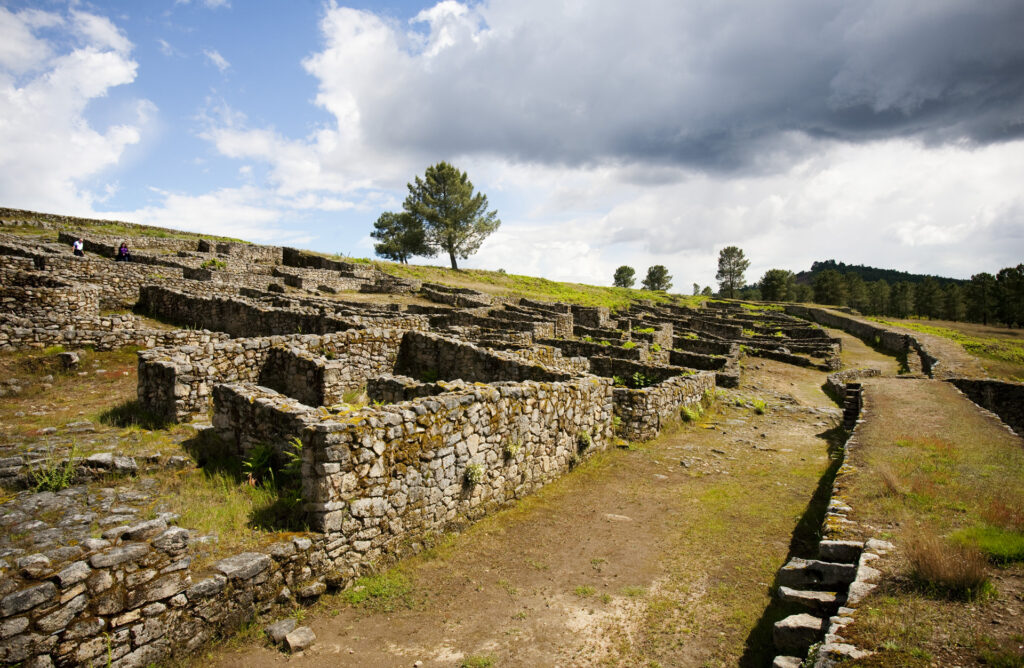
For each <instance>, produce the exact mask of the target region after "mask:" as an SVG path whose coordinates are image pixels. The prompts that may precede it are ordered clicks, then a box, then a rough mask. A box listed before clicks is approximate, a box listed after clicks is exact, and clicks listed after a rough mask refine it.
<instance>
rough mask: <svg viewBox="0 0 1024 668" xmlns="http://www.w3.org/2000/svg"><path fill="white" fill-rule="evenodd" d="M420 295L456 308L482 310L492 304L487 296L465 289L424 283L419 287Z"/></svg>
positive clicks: (491, 299) (491, 300) (490, 298)
mask: <svg viewBox="0 0 1024 668" xmlns="http://www.w3.org/2000/svg"><path fill="white" fill-rule="evenodd" d="M420 294H422V295H423V297H425V298H426V299H429V300H430V301H432V302H437V303H438V304H448V305H449V306H456V307H458V308H482V307H485V306H490V305H491V304H493V303H494V299H493V298H492V297H491V296H490V295H487V294H484V293H482V292H477V291H475V290H468V289H465V288H450V287H448V286H447V285H438V284H436V283H424V284H423V285H422V286H420Z"/></svg>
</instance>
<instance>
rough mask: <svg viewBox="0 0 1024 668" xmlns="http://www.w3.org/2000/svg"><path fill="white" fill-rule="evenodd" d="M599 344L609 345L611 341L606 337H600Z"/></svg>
mask: <svg viewBox="0 0 1024 668" xmlns="http://www.w3.org/2000/svg"><path fill="white" fill-rule="evenodd" d="M601 345H602V346H610V345H612V342H611V341H609V340H608V339H601Z"/></svg>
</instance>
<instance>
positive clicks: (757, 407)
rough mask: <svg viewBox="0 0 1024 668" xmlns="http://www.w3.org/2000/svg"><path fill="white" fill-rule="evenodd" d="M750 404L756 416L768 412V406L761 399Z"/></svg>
mask: <svg viewBox="0 0 1024 668" xmlns="http://www.w3.org/2000/svg"><path fill="white" fill-rule="evenodd" d="M752 404H753V406H754V412H755V413H757V414H758V415H764V414H765V412H767V410H768V404H766V403H765V402H764V400H763V399H754V401H753V402H752Z"/></svg>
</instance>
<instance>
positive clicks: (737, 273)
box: [715, 246, 750, 299]
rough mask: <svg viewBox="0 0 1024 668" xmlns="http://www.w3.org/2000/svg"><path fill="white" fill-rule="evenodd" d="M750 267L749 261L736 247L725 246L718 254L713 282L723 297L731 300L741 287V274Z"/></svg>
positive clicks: (742, 280) (742, 281)
mask: <svg viewBox="0 0 1024 668" xmlns="http://www.w3.org/2000/svg"><path fill="white" fill-rule="evenodd" d="M749 267H750V260H748V259H747V258H746V257H744V255H743V251H742V250H741V249H740V248H739V247H738V246H726V247H725V248H723V249H722V250H721V251H719V253H718V273H716V274H715V280H716V281H718V287H719V289H720V290H721V293H722V296H723V297H728V298H730V299H733V298H735V297H736V292H737V291H738V290H739V289H740V288H742V287H743V283H744V279H743V272H745V271H746V270H747V269H748V268H749Z"/></svg>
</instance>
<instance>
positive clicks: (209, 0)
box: [174, 0, 231, 9]
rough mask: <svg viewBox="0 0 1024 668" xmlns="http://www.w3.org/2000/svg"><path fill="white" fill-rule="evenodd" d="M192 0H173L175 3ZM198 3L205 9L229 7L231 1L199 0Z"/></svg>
mask: <svg viewBox="0 0 1024 668" xmlns="http://www.w3.org/2000/svg"><path fill="white" fill-rule="evenodd" d="M191 2H192V0H174V4H176V5H188V4H191ZM198 4H200V5H202V6H203V7H206V8H207V9H220V8H222V7H223V8H226V9H230V8H231V2H230V1H229V0H199V3H198Z"/></svg>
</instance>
